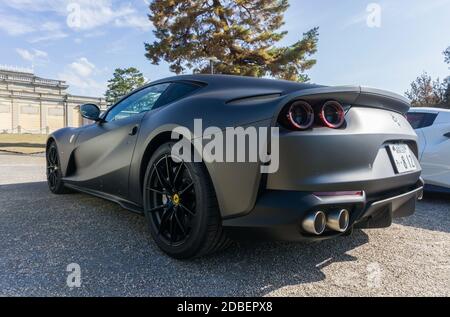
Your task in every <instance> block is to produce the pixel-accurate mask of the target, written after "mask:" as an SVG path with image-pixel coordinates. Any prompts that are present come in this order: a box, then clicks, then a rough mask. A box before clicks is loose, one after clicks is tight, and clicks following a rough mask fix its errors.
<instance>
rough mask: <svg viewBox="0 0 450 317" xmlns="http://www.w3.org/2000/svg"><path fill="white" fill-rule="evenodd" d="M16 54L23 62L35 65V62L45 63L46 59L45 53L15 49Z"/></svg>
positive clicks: (35, 50)
mask: <svg viewBox="0 0 450 317" xmlns="http://www.w3.org/2000/svg"><path fill="white" fill-rule="evenodd" d="M16 52H17V54H19V56H20V57H22V58H23V59H24V60H26V61H28V62H31V63H35V62H45V61H46V60H47V59H48V54H47V52H44V51H41V50H37V49H32V50H31V51H29V50H27V49H23V48H17V49H16Z"/></svg>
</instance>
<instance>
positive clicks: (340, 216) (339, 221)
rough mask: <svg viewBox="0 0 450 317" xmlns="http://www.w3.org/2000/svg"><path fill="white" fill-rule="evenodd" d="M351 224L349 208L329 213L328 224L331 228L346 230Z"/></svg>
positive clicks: (339, 230)
mask: <svg viewBox="0 0 450 317" xmlns="http://www.w3.org/2000/svg"><path fill="white" fill-rule="evenodd" d="M349 224H350V213H349V211H348V210H347V209H340V210H339V209H338V210H334V211H331V212H330V213H329V214H328V218H327V226H328V228H330V229H331V230H334V231H338V232H346V231H347V229H348V226H349Z"/></svg>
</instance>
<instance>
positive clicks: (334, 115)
mask: <svg viewBox="0 0 450 317" xmlns="http://www.w3.org/2000/svg"><path fill="white" fill-rule="evenodd" d="M319 116H320V119H321V120H322V122H323V124H325V125H326V126H327V127H329V128H332V129H338V128H340V127H342V125H343V124H344V121H345V111H344V108H343V107H342V105H341V104H340V103H339V102H337V101H328V102H326V103H325V104H324V105H323V106H322V110H321V111H320V114H319Z"/></svg>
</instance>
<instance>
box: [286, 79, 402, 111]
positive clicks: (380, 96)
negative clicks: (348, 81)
mask: <svg viewBox="0 0 450 317" xmlns="http://www.w3.org/2000/svg"><path fill="white" fill-rule="evenodd" d="M294 99H302V100H306V101H311V102H314V101H319V100H324V99H334V100H337V101H339V102H341V103H343V104H350V105H355V106H364V107H372V108H379V109H385V110H390V111H395V112H399V113H401V114H405V113H407V112H408V110H409V108H410V106H411V104H410V102H409V100H408V99H406V98H405V97H403V96H400V95H398V94H395V93H392V92H390V91H385V90H380V89H374V88H367V87H357V86H342V87H320V88H311V89H304V90H300V91H296V92H293V93H291V94H289V95H287V96H285V98H284V100H286V101H287V102H289V101H292V100H294ZM287 102H286V103H287Z"/></svg>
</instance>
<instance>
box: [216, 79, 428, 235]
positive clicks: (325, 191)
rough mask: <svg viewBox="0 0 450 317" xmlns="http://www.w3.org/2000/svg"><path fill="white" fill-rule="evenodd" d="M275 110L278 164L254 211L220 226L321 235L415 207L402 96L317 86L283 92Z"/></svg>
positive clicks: (386, 222)
mask: <svg viewBox="0 0 450 317" xmlns="http://www.w3.org/2000/svg"><path fill="white" fill-rule="evenodd" d="M277 109H278V110H277V113H276V115H275V116H274V121H273V124H272V125H273V126H278V127H279V128H280V138H279V169H278V170H277V171H276V172H275V173H271V174H267V175H266V176H264V177H262V179H261V186H260V190H259V192H258V197H257V199H256V203H255V206H254V208H253V210H251V211H250V212H249V213H247V214H246V215H244V216H240V217H233V218H230V219H225V220H224V226H226V227H230V228H234V229H242V228H245V229H246V230H245V231H246V236H248V230H252V229H255V235H257V233H264V234H267V235H269V236H270V237H272V238H279V239H283V240H301V239H305V238H306V239H322V238H328V237H332V236H336V235H338V234H342V233H344V232H348V231H349V230H351V228H352V227H360V228H383V227H388V226H390V225H391V223H392V219H393V218H395V217H402V216H408V215H411V214H412V213H414V210H415V203H416V200H417V199H418V198H420V197H421V195H422V189H423V182H422V181H421V179H420V173H421V168H420V165H419V162H418V160H417V157H418V148H417V136H416V134H415V132H414V130H413V129H412V128H411V126H410V124H409V123H408V121H407V120H406V118H405V114H406V112H407V111H408V109H409V103H408V101H407V100H406V99H404V98H402V97H401V96H398V95H395V94H392V93H389V92H384V91H380V90H374V89H365V88H360V87H341V88H329V87H320V88H314V89H306V90H302V91H298V92H294V93H290V94H289V95H287V96H284V97H283V98H282V99H281V100H280V101H279V104H278V108H277ZM273 150H274V149H272V151H273ZM258 236H259V235H258Z"/></svg>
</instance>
